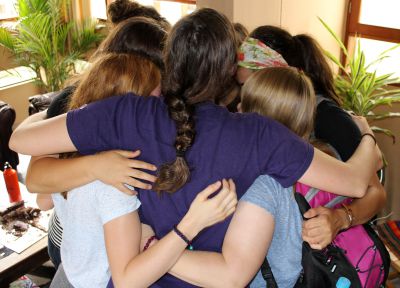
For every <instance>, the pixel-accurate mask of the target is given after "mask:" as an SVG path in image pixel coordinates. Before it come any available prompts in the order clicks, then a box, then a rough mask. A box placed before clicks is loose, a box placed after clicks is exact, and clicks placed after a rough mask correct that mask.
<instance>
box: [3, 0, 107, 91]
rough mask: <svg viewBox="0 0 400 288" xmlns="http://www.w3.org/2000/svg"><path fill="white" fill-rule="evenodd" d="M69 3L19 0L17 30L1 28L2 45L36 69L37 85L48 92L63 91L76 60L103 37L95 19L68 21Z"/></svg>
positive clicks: (52, 0)
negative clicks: (98, 31) (78, 21)
mask: <svg viewBox="0 0 400 288" xmlns="http://www.w3.org/2000/svg"><path fill="white" fill-rule="evenodd" d="M68 5H69V1H68V0H18V1H17V4H16V9H17V11H18V12H19V20H18V23H17V24H16V28H15V30H10V29H7V28H5V27H0V45H2V46H4V47H5V48H6V49H8V50H9V51H10V52H11V53H12V55H13V56H14V58H15V60H16V62H17V63H18V65H20V66H27V67H29V68H31V69H32V70H33V71H34V72H35V73H36V79H35V80H36V81H35V82H36V84H37V85H39V86H40V87H41V88H43V89H44V90H45V91H47V92H49V91H57V90H60V89H61V88H62V86H63V83H64V82H65V80H66V79H67V78H68V77H69V76H70V75H71V73H73V72H74V70H75V63H76V61H77V60H78V59H82V58H83V56H84V54H85V52H87V51H88V50H89V49H91V48H93V47H95V45H96V44H97V43H99V42H100V41H101V39H102V37H103V36H102V35H100V34H98V33H96V32H95V22H94V21H92V20H86V21H82V23H81V24H79V23H77V22H74V21H69V20H67V18H66V16H65V15H66V12H67V9H68Z"/></svg>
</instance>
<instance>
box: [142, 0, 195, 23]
mask: <svg viewBox="0 0 400 288" xmlns="http://www.w3.org/2000/svg"><path fill="white" fill-rule="evenodd" d="M136 2H138V3H140V4H142V5H146V6H153V7H154V8H155V9H156V10H157V11H158V12H159V13H160V14H161V15H162V16H163V17H165V18H166V19H167V20H168V21H169V22H170V23H171V24H172V25H174V24H175V23H176V22H177V21H178V20H179V19H181V18H182V17H183V16H185V15H188V14H190V13H192V12H193V11H194V10H195V9H196V5H194V4H186V3H179V2H174V1H158V0H136Z"/></svg>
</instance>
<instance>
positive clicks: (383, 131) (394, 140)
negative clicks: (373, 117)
mask: <svg viewBox="0 0 400 288" xmlns="http://www.w3.org/2000/svg"><path fill="white" fill-rule="evenodd" d="M371 129H372V131H374V132H378V133H383V134H385V135H386V136H389V137H390V138H392V141H393V144H395V143H396V136H395V135H394V134H393V132H392V131H390V130H389V129H384V128H380V127H377V126H372V127H371Z"/></svg>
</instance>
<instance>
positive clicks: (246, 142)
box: [10, 9, 379, 287]
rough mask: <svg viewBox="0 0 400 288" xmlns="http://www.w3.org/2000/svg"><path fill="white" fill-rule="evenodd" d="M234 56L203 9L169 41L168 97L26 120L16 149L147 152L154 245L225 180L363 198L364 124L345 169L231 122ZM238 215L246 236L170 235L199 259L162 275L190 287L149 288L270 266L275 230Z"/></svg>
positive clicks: (147, 217)
mask: <svg viewBox="0 0 400 288" xmlns="http://www.w3.org/2000/svg"><path fill="white" fill-rule="evenodd" d="M236 47H237V46H236V39H235V35H234V29H233V27H232V24H231V23H230V21H229V20H228V19H227V18H226V17H225V16H224V15H221V14H220V13H218V12H217V11H215V10H212V9H200V10H198V11H196V12H194V13H193V14H191V15H188V16H186V17H184V18H183V19H181V20H180V21H179V22H178V23H177V24H176V25H175V26H174V27H173V29H172V31H171V33H170V34H169V36H168V39H167V45H166V51H165V57H164V62H165V74H164V77H163V79H162V93H163V95H164V98H155V97H138V96H136V95H134V94H132V93H128V94H126V95H124V96H118V97H111V98H108V99H106V100H103V101H98V102H96V103H93V104H90V105H87V106H85V107H83V108H81V109H78V110H74V111H71V112H69V113H68V114H66V115H61V116H59V117H57V118H53V119H48V120H42V119H38V118H39V117H32V118H28V119H27V120H25V121H24V122H23V123H22V124H21V126H20V127H19V128H17V129H16V131H15V132H14V134H13V136H12V138H11V140H10V146H11V148H12V149H13V150H16V151H18V152H20V153H25V154H32V155H41V154H50V153H59V152H69V151H79V152H80V153H81V154H92V153H96V152H98V151H103V150H109V149H115V148H119V149H125V150H131V151H132V150H137V149H139V150H141V151H142V154H141V155H140V157H139V158H140V160H143V161H146V162H150V163H153V164H155V165H156V166H157V167H160V168H159V171H158V178H157V180H156V182H155V184H154V185H153V188H152V189H151V190H146V189H138V193H139V195H138V196H139V199H140V201H141V203H142V205H141V208H140V210H139V214H140V220H141V222H143V223H145V224H148V225H150V226H151V227H152V228H153V229H154V231H155V234H156V236H157V238H162V237H164V236H165V235H167V234H168V235H169V233H170V232H171V231H175V230H176V227H175V228H174V226H175V225H177V223H179V221H180V220H181V219H182V217H183V216H184V215H185V213H186V212H187V211H188V208H189V207H190V204H191V203H192V202H193V200H194V199H195V198H196V197H197V195H198V191H200V190H201V189H203V188H204V187H205V186H206V185H207V184H209V183H213V182H215V181H217V180H218V179H223V178H232V179H234V181H235V183H236V193H237V196H238V198H240V197H241V196H242V195H243V194H244V193H245V191H246V190H247V189H248V188H249V187H250V185H251V184H252V183H253V182H254V180H255V179H256V178H257V177H258V176H259V175H263V174H266V175H269V176H271V177H272V178H273V179H274V181H277V182H278V183H279V184H280V185H282V186H283V187H289V186H291V185H293V183H295V182H296V181H300V182H302V183H304V184H307V185H312V186H313V187H317V188H319V189H325V190H328V191H332V192H335V193H337V194H340V195H347V196H353V197H360V196H363V194H364V193H365V190H366V187H367V185H368V179H369V178H370V177H371V175H372V173H373V172H374V170H375V169H376V166H377V165H376V163H377V162H378V159H379V150H378V148H377V147H376V145H375V141H374V137H373V134H372V131H371V130H370V128H369V126H368V124H367V123H366V121H365V120H363V119H361V120H360V121H359V125H360V128H361V129H362V131H363V133H365V135H364V136H365V137H363V138H362V140H361V143H360V146H359V148H358V150H357V152H356V153H355V154H354V155H353V157H352V158H350V160H349V161H348V162H346V163H342V162H339V161H337V160H335V159H332V158H331V157H329V156H326V155H324V154H323V153H322V152H320V151H318V150H316V149H314V148H313V147H312V146H311V145H309V144H308V143H306V142H304V141H303V140H302V139H301V138H300V137H298V136H296V135H295V134H293V133H292V132H291V131H289V130H288V129H287V128H286V127H284V126H283V125H281V124H279V123H278V122H276V121H274V120H271V119H268V118H265V117H262V116H259V115H255V114H231V113H230V112H228V111H227V110H226V109H225V108H223V107H220V106H217V105H216V104H215V103H218V102H219V100H220V98H221V97H223V96H224V95H225V93H226V90H227V89H228V88H229V87H230V85H231V82H232V81H234V80H233V77H234V74H235V71H236ZM83 123H84V125H83ZM49 131H51V132H49ZM237 212H238V213H237V215H236V216H235V219H234V220H233V221H232V226H233V227H240V229H237V228H235V229H231V228H229V231H228V232H229V233H228V234H227V237H226V238H225V239H224V237H225V234H226V232H227V229H228V225H229V223H230V222H231V218H227V219H226V220H225V221H223V222H221V223H218V224H216V225H214V226H211V227H209V228H207V229H204V230H203V231H201V233H199V234H198V235H197V236H196V237H195V238H194V235H193V234H189V233H188V232H187V230H185V229H180V230H181V231H178V232H177V233H176V235H175V234H172V235H175V236H176V237H177V238H181V240H182V241H183V243H184V244H186V243H189V244H190V245H189V247H190V248H192V249H194V250H195V251H189V250H188V251H185V252H184V253H181V254H180V255H181V258H179V261H178V262H176V259H177V258H173V259H172V260H173V261H172V260H171V261H170V262H168V264H170V267H167V266H168V265H165V266H163V268H165V271H167V270H168V269H169V268H172V270H170V273H172V274H173V275H175V276H178V277H179V278H182V279H184V280H185V281H182V280H180V279H178V278H176V277H174V276H172V275H171V274H166V275H164V276H162V277H161V278H160V279H159V280H158V281H156V282H155V283H154V284H152V285H150V287H193V285H197V286H206V287H244V286H246V285H247V284H248V283H249V282H250V280H251V279H252V277H254V275H255V273H256V272H257V270H258V268H259V266H260V265H261V263H262V261H263V258H264V257H265V251H266V250H267V247H268V245H269V242H270V240H271V238H270V237H271V236H269V235H272V233H271V230H272V229H273V227H270V229H269V230H268V229H267V230H268V231H259V230H257V229H255V228H254V226H255V225H251V223H253V222H256V221H257V216H256V215H245V217H243V215H241V213H240V211H239V209H238V211H237ZM234 224H235V225H234ZM178 228H179V227H178ZM185 234H186V235H185ZM228 235H229V236H228ZM161 241H162V240H161ZM161 241H160V242H161ZM157 244H158V243H156V245H157ZM222 244H224V249H223V250H222ZM156 245H154V246H152V247H156ZM203 251H208V252H203ZM182 252H183V251H182ZM215 252H222V254H220V253H215ZM121 253H122V255H121V256H120V257H121V258H123V257H124V255H123V251H121ZM138 257H140V255H139V256H138ZM165 257H170V254H169V253H166V252H165V251H164V252H163V253H161V252H160V253H155V254H154V258H153V259H154V260H153V263H154V266H156V265H157V264H158V263H159V261H160V259H164V258H165ZM117 259H118V258H117ZM149 261H150V260H149ZM193 261H194V262H193ZM187 262H193V263H195V265H186V264H185V263H187ZM174 264H175V266H173V265H174ZM172 266H173V267H172ZM157 268H159V267H158V266H157ZM157 271H158V272H160V270H157ZM137 273H140V272H137ZM149 273H150V272H149ZM113 276H114V275H113ZM189 283H191V284H189ZM192 284H193V285H192ZM117 286H118V284H117ZM138 286H139V285H138Z"/></svg>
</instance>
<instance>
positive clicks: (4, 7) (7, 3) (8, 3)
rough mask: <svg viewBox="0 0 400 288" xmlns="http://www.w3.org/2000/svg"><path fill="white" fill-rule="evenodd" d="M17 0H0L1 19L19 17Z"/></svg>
mask: <svg viewBox="0 0 400 288" xmlns="http://www.w3.org/2000/svg"><path fill="white" fill-rule="evenodd" d="M16 3H17V0H0V20H6V19H13V18H16V17H18V13H17V11H16V10H15V4H16Z"/></svg>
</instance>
